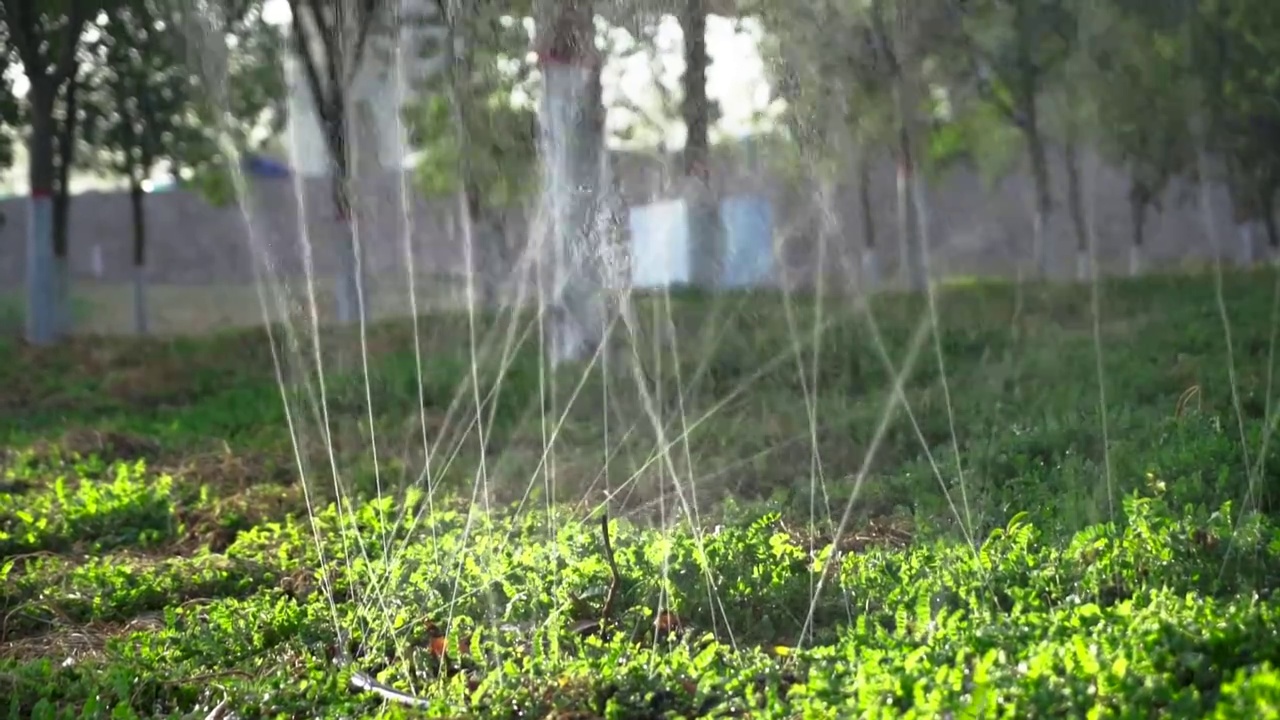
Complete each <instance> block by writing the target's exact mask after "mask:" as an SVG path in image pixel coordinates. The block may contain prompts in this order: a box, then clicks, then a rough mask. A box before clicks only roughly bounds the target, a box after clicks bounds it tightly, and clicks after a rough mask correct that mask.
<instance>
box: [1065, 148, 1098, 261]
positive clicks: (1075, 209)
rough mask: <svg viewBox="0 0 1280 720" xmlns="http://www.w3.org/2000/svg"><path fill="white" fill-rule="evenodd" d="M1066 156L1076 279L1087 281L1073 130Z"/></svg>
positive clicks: (1086, 242) (1086, 243)
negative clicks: (1074, 241) (1074, 240)
mask: <svg viewBox="0 0 1280 720" xmlns="http://www.w3.org/2000/svg"><path fill="white" fill-rule="evenodd" d="M1066 156H1067V212H1069V213H1070V214H1071V229H1072V230H1073V231H1074V232H1075V235H1076V279H1077V280H1079V281H1081V282H1084V281H1085V280H1088V279H1089V276H1090V275H1091V269H1092V262H1091V260H1092V258H1091V257H1090V252H1089V251H1090V248H1089V228H1088V225H1087V221H1086V220H1085V216H1084V188H1083V187H1081V180H1080V148H1079V147H1078V146H1077V145H1076V140H1075V130H1074V128H1073V129H1072V130H1071V131H1070V136H1069V137H1068V139H1067V142H1066Z"/></svg>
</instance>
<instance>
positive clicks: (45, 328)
mask: <svg viewBox="0 0 1280 720" xmlns="http://www.w3.org/2000/svg"><path fill="white" fill-rule="evenodd" d="M28 212H29V213H30V219H29V222H28V224H27V278H26V284H27V324H26V338H27V342H28V343H30V344H32V345H52V344H53V343H54V342H55V341H56V340H57V338H58V294H57V293H58V288H57V278H56V274H57V271H56V270H55V269H54V258H53V198H52V197H50V196H48V195H32V196H31V199H30V202H29V203H28Z"/></svg>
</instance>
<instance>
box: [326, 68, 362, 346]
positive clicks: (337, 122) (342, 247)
mask: <svg viewBox="0 0 1280 720" xmlns="http://www.w3.org/2000/svg"><path fill="white" fill-rule="evenodd" d="M333 96H334V97H335V98H337V99H336V100H334V101H333V102H332V103H331V104H330V106H329V108H328V109H327V110H326V112H325V113H324V122H325V125H326V128H325V130H326V132H325V134H326V139H327V141H328V145H329V160H330V162H331V165H330V168H331V169H330V177H329V182H330V193H331V197H332V200H333V216H334V221H335V222H336V223H337V225H338V248H337V250H338V256H337V260H338V268H337V278H336V279H335V285H334V300H335V310H336V318H335V319H336V320H337V322H338V323H339V324H342V325H349V324H351V323H354V322H358V321H360V320H368V312H367V309H366V307H365V298H364V283H363V282H362V280H363V279H364V278H363V277H362V275H363V273H362V269H363V268H362V263H361V262H360V248H359V247H358V243H357V239H356V235H355V231H354V230H355V229H354V227H353V225H352V223H353V220H352V217H351V214H352V208H351V162H350V158H349V157H348V155H347V127H346V118H347V113H346V106H345V95H344V94H343V93H342V92H341V91H339V90H337V89H334V91H333Z"/></svg>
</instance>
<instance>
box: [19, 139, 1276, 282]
mask: <svg viewBox="0 0 1280 720" xmlns="http://www.w3.org/2000/svg"><path fill="white" fill-rule="evenodd" d="M615 166H616V168H617V175H618V183H619V187H620V188H621V190H622V192H623V195H624V197H625V199H626V202H627V203H628V204H636V203H643V202H647V201H649V200H651V199H654V198H657V197H663V196H670V195H671V194H673V193H675V192H677V191H678V188H677V187H675V185H674V183H673V182H672V180H671V178H672V176H673V173H672V172H671V168H672V167H673V163H670V162H663V161H660V160H658V159H655V158H653V157H643V156H638V155H619V156H618V159H617V161H616V162H615ZM1061 170H1062V164H1061V162H1060V161H1057V160H1055V177H1054V182H1055V188H1054V190H1055V196H1056V197H1057V198H1058V199H1059V200H1058V211H1057V212H1056V213H1055V215H1054V217H1053V219H1052V222H1051V224H1050V227H1049V231H1048V232H1049V246H1050V249H1051V250H1052V252H1053V255H1054V264H1055V267H1057V268H1058V274H1060V275H1063V276H1070V275H1072V274H1073V273H1074V268H1075V250H1074V248H1075V241H1074V239H1073V236H1072V233H1071V227H1070V223H1069V221H1068V219H1067V216H1066V212H1065V207H1064V204H1065V203H1064V202H1063V200H1062V198H1063V197H1064V196H1065V189H1064V179H1063V173H1062V171H1061ZM714 177H715V185H716V189H717V192H719V193H721V194H725V193H730V192H737V191H742V190H754V191H758V192H762V193H765V194H767V195H768V196H769V197H771V198H772V199H773V200H774V203H775V217H776V218H777V222H778V230H777V233H776V244H777V250H778V256H779V259H780V263H779V265H780V267H782V268H784V274H785V282H786V283H787V284H788V285H797V284H798V285H806V284H808V283H809V282H811V281H812V280H813V278H814V277H816V272H817V270H818V262H817V259H816V256H817V252H816V243H815V241H814V237H815V235H816V232H815V230H816V228H817V226H818V220H819V218H820V216H821V203H819V202H818V200H817V199H816V197H815V195H814V193H813V191H812V190H807V189H804V188H799V187H795V186H791V187H787V186H785V185H784V183H781V182H780V181H778V180H777V179H776V178H774V177H773V176H772V175H771V174H770V173H768V172H765V171H761V170H753V169H752V168H750V167H747V166H746V165H745V164H744V163H742V162H736V161H730V160H725V159H721V161H720V162H719V163H718V166H717V168H716V170H715V175H714ZM873 184H874V187H873V192H872V196H873V204H874V221H875V225H876V227H877V231H878V235H879V244H880V246H881V247H882V248H883V250H882V252H881V255H882V265H883V266H884V267H885V269H886V272H892V271H893V268H894V266H895V265H896V261H897V248H896V238H895V233H896V228H895V224H894V222H895V207H894V175H893V170H892V166H891V165H890V164H889V163H888V162H885V163H883V164H882V165H881V166H880V167H879V168H878V169H877V170H876V172H875V173H874V174H873ZM1127 189H1128V188H1127V181H1126V180H1125V178H1124V177H1123V176H1122V174H1121V173H1119V172H1116V171H1115V170H1112V169H1108V168H1102V169H1100V171H1099V172H1098V173H1097V175H1096V179H1095V181H1094V182H1093V183H1092V184H1091V186H1090V188H1089V190H1090V191H1091V198H1092V200H1093V202H1094V208H1095V213H1096V221H1097V228H1098V233H1099V243H1100V251H1099V252H1100V261H1101V262H1102V263H1103V265H1104V267H1106V268H1107V269H1108V270H1110V271H1112V272H1123V271H1124V268H1125V266H1126V264H1127V258H1128V238H1129V227H1130V221H1129V211H1128V203H1127V200H1126V196H1127ZM1030 191H1031V183H1030V180H1029V179H1028V178H1027V177H1026V176H1022V175H1015V176H1013V177H1009V178H1007V179H1006V180H1005V181H1004V182H1002V183H1001V184H1000V185H999V186H998V187H996V188H994V189H991V190H988V189H986V188H985V187H984V186H983V184H982V182H981V181H980V180H979V179H978V178H977V176H976V175H974V174H973V173H971V172H965V171H956V172H953V173H951V174H950V175H949V176H947V177H946V178H944V179H942V180H941V181H940V182H937V183H935V184H934V187H933V188H932V189H931V191H930V194H931V200H932V218H931V221H932V222H931V225H932V227H931V235H932V245H933V260H934V267H935V272H936V273H937V274H939V275H948V274H990V275H1012V274H1013V273H1014V272H1015V268H1016V266H1017V263H1018V262H1019V260H1026V259H1028V258H1029V253H1030V247H1029V245H1030V241H1029V238H1030V228H1031V223H1030V212H1029V207H1030V205H1029V203H1030ZM357 195H358V200H357V206H358V217H359V222H358V225H357V227H358V231H359V233H360V237H361V239H362V241H363V243H364V245H365V249H366V258H367V259H366V262H367V267H368V268H369V270H370V274H371V276H372V277H373V279H374V281H375V282H376V281H377V280H378V279H379V278H403V277H404V276H405V267H406V262H405V241H406V238H407V239H408V241H409V246H410V248H411V250H412V253H413V257H414V263H413V266H414V271H415V272H416V273H418V277H421V278H426V277H428V276H433V275H458V274H461V273H463V272H464V270H465V267H466V263H465V253H464V250H463V242H462V240H461V233H460V231H459V225H458V223H457V222H456V217H455V212H454V211H455V209H456V208H455V202H454V201H453V200H452V199H433V200H431V199H424V198H421V197H418V196H417V195H416V194H415V193H413V191H412V188H410V189H409V190H408V197H409V202H408V203H407V204H406V203H405V202H403V201H402V197H403V192H402V188H401V183H400V181H399V178H398V176H386V177H381V178H376V179H373V180H369V181H366V182H364V183H362V184H361V186H360V188H359V190H358V191H357ZM1215 197H1216V216H1217V224H1218V225H1219V226H1220V228H1219V231H1220V236H1221V238H1222V239H1223V241H1224V242H1227V243H1228V247H1229V248H1231V249H1234V248H1235V242H1234V239H1235V231H1234V230H1233V229H1232V227H1231V224H1230V213H1229V205H1228V202H1227V198H1226V196H1225V194H1224V193H1222V192H1217V193H1216V195H1215ZM1193 198H1194V195H1193V193H1192V189H1190V188H1175V189H1173V190H1171V191H1170V192H1169V193H1168V195H1167V197H1166V198H1165V201H1164V208H1163V211H1162V212H1159V213H1154V214H1153V216H1152V217H1151V218H1150V220H1149V222H1148V243H1149V245H1148V250H1147V258H1148V261H1149V263H1150V265H1151V266H1152V267H1169V266H1175V265H1178V264H1180V263H1184V262H1197V261H1203V260H1207V259H1209V258H1211V256H1212V255H1211V252H1210V245H1209V242H1208V240H1207V239H1206V237H1205V233H1204V232H1203V224H1202V218H1201V214H1200V212H1199V209H1198V208H1197V207H1196V206H1195V204H1194V202H1193ZM832 206H833V207H832V209H833V212H834V214H835V216H836V217H837V218H838V220H839V221H840V223H841V226H842V227H843V228H844V232H843V237H842V239H841V241H840V242H839V243H838V246H837V247H833V248H831V249H830V250H829V253H830V255H829V257H830V258H831V260H832V261H830V262H826V263H824V264H823V267H824V268H826V269H827V271H828V272H829V273H831V275H832V277H831V279H832V280H835V281H837V282H853V280H852V277H851V273H853V272H854V270H853V269H854V268H856V267H857V266H858V265H857V255H858V252H859V250H860V248H861V247H862V245H863V238H862V237H861V234H862V227H863V223H862V220H861V218H860V217H859V210H858V208H859V203H858V202H857V194H856V188H855V187H854V185H853V183H852V182H847V183H842V184H841V186H840V187H839V188H838V192H837V197H836V198H835V200H834V202H833V203H832ZM0 211H3V212H4V214H5V215H6V216H7V220H8V222H7V224H6V225H5V226H4V227H3V229H2V230H0V287H3V286H12V285H15V284H18V283H21V281H22V274H23V268H24V253H25V242H24V240H23V238H24V234H25V232H26V221H27V217H26V201H25V199H23V198H11V199H8V200H5V201H3V202H2V203H0ZM146 212H147V227H148V233H149V238H150V248H149V260H148V264H147V268H146V277H147V278H148V280H149V281H150V282H152V283H157V284H176V285H225V284H242V283H249V282H252V279H253V265H252V262H251V258H252V256H253V253H252V252H251V248H256V249H257V251H258V252H260V253H261V254H262V256H263V257H264V258H265V259H266V260H267V261H268V262H269V264H270V267H272V268H273V270H274V271H275V272H277V273H279V274H280V275H281V276H282V277H286V278H298V277H301V276H302V275H303V268H304V267H305V263H304V258H305V253H304V249H305V248H306V246H307V243H306V242H305V241H304V240H309V241H310V246H311V248H312V251H313V262H314V267H315V268H316V272H317V274H318V275H319V276H321V277H329V276H331V275H332V274H333V269H334V261H333V260H334V252H333V245H334V239H335V233H334V230H335V224H334V223H333V222H332V220H331V211H330V206H329V203H328V189H327V187H326V185H325V183H323V182H320V181H314V182H311V183H309V184H305V185H295V183H294V182H293V181H292V180H259V181H256V182H255V183H254V185H253V190H252V192H251V194H250V196H249V197H248V198H246V201H245V202H243V203H241V206H240V207H221V208H219V207H211V206H210V205H208V204H207V203H205V202H204V201H203V200H202V199H201V198H200V197H198V196H196V195H193V194H191V193H188V192H185V191H173V192H165V193H157V194H153V195H150V196H148V198H147V203H146ZM304 220H305V221H304ZM511 220H512V227H513V228H514V229H513V232H512V235H513V237H512V243H513V244H514V245H516V246H520V245H522V244H523V242H524V237H523V236H524V235H525V231H524V230H523V228H524V227H525V222H524V220H523V219H522V218H520V217H513V218H512V219H511ZM131 223H132V220H131V217H130V208H129V202H128V197H127V195H125V194H123V193H101V192H100V193H87V194H83V195H80V196H78V197H76V199H75V201H74V202H73V203H72V210H71V224H70V232H71V238H70V247H71V265H72V272H73V274H74V276H76V277H81V278H90V277H95V272H94V271H95V268H94V253H95V250H94V248H95V247H97V248H100V251H99V252H100V253H101V257H102V259H103V267H102V275H101V277H100V279H101V280H102V281H103V282H109V283H110V282H121V283H123V282H128V281H130V279H131V277H132V271H131V268H130V264H129V263H130V259H131V253H130V243H131V239H132V230H131V227H132V225H131ZM303 228H305V230H306V233H303V232H301V231H300V230H301V229H303ZM1261 242H1262V241H1259V244H1260V245H1261ZM513 250H514V248H513Z"/></svg>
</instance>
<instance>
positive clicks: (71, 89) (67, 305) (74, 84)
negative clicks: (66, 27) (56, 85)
mask: <svg viewBox="0 0 1280 720" xmlns="http://www.w3.org/2000/svg"><path fill="white" fill-rule="evenodd" d="M79 87H80V84H79V82H78V81H77V79H76V77H75V75H74V74H73V75H72V76H71V78H69V79H68V81H67V87H66V90H65V91H64V92H65V95H64V97H63V103H64V104H63V114H64V116H65V117H64V118H63V121H62V124H61V126H59V127H57V129H56V132H55V135H54V137H55V143H54V156H55V163H56V167H57V171H56V179H55V182H54V192H53V269H54V285H55V288H54V289H55V294H56V296H57V307H56V308H55V312H56V313H57V325H58V334H59V335H66V334H67V333H69V332H71V325H72V318H71V267H70V261H69V252H68V251H69V247H68V246H69V240H68V238H69V232H70V214H71V168H72V167H73V166H74V165H75V149H76V148H75V138H76V130H77V127H76V100H77V95H78V92H79Z"/></svg>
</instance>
